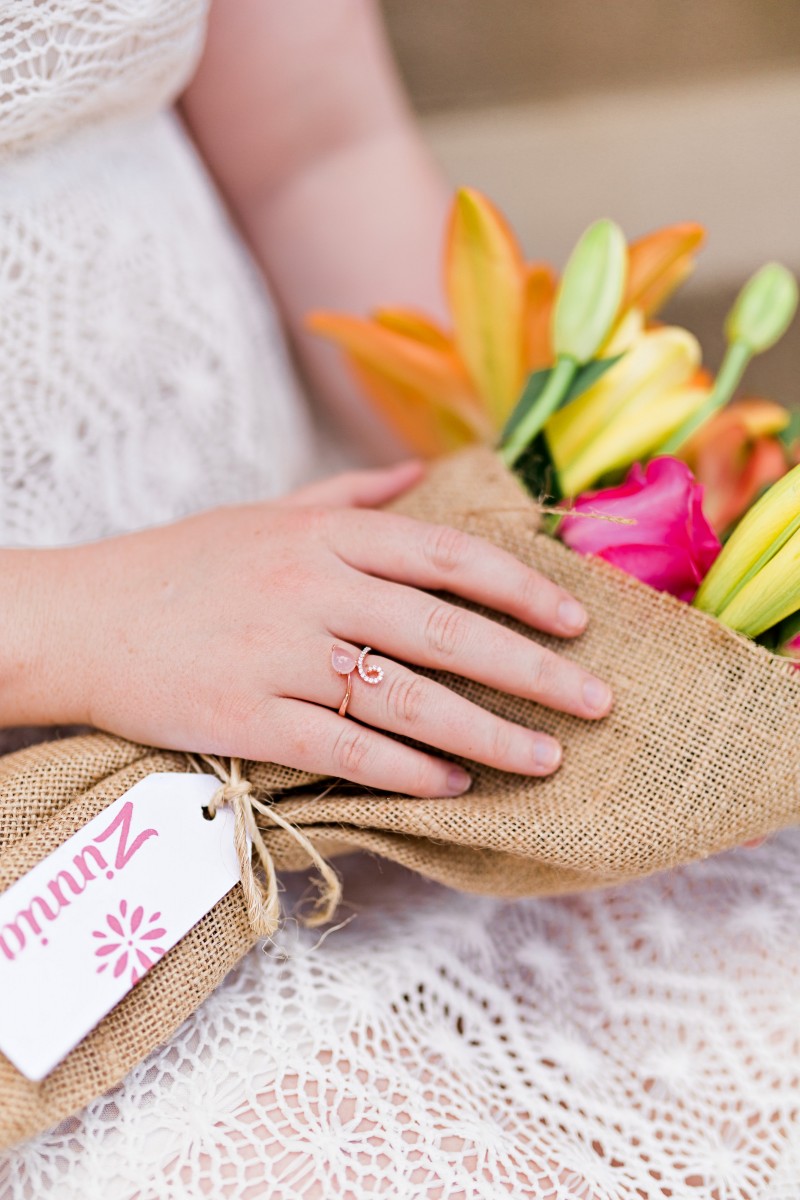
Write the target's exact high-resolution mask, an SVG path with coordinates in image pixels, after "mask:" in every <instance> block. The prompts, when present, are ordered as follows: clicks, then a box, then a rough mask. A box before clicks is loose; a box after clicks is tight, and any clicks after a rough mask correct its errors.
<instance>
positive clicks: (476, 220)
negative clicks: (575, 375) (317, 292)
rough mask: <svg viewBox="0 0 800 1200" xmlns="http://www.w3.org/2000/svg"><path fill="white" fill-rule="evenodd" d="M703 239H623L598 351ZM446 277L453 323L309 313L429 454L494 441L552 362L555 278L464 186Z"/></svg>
mask: <svg viewBox="0 0 800 1200" xmlns="http://www.w3.org/2000/svg"><path fill="white" fill-rule="evenodd" d="M689 229H691V230H692V231H695V232H692V233H687V230H689ZM697 231H699V233H698V232H697ZM701 240H702V231H701V230H699V226H691V227H689V226H675V227H674V229H665V230H660V231H658V232H657V233H654V234H650V235H648V236H647V237H646V238H642V239H640V240H639V241H638V242H634V243H633V245H632V246H630V247H629V251H628V254H629V270H628V284H627V292H626V297H625V299H624V300H623V303H622V307H621V309H620V313H619V316H618V319H617V322H616V326H615V329H614V332H613V334H612V336H611V338H610V339H609V341H608V342H607V344H606V346H605V347H604V348H603V354H612V353H613V354H618V353H620V352H621V351H622V350H624V349H627V348H628V346H629V345H630V344H631V343H632V342H633V341H634V340H635V339H636V337H638V335H639V333H640V332H641V329H642V325H643V320H644V317H645V316H649V315H650V314H651V312H652V311H653V308H654V307H655V304H656V303H657V302H660V301H661V300H663V299H664V298H665V296H666V295H667V294H668V292H669V291H671V290H672V288H673V287H675V286H677V284H678V282H679V281H680V279H681V278H683V277H684V276H685V275H686V274H687V273H688V271H689V269H690V267H691V260H692V257H693V255H694V252H695V251H696V249H697V247H698V245H699V243H700V241H701ZM444 277H445V291H446V295H447V299H448V304H449V308H450V313H451V318H452V330H448V329H445V328H443V327H442V326H440V325H439V324H438V323H437V322H435V321H433V320H431V319H430V318H429V317H427V316H425V315H424V314H422V313H419V312H416V311H414V310H411V309H405V308H388V309H381V310H378V311H377V312H375V313H373V314H372V315H371V316H370V317H369V318H367V319H360V318H356V317H349V316H344V315H341V314H336V313H329V312H316V313H312V314H310V316H309V317H308V321H307V324H308V326H309V327H310V328H311V329H313V330H315V331H316V332H317V333H320V334H322V335H323V336H325V337H327V338H330V339H331V340H332V341H334V342H335V343H337V344H338V345H339V347H340V348H341V349H342V350H343V351H344V354H345V358H346V361H347V363H348V366H349V368H350V369H351V371H352V373H353V374H354V375H355V377H356V380H357V382H358V383H359V384H360V386H361V387H362V388H363V390H364V391H365V392H366V393H367V395H368V396H369V397H370V399H371V400H372V402H373V403H374V405H375V407H376V408H377V410H378V411H379V412H380V413H381V414H382V415H383V416H384V418H385V419H386V420H387V422H388V423H389V424H390V425H391V426H392V428H393V429H394V430H395V431H396V432H397V433H398V434H399V436H400V437H401V438H402V439H403V440H404V441H405V442H406V443H407V444H408V445H409V446H410V447H411V448H412V449H413V450H415V451H416V452H417V453H418V454H422V455H425V456H428V457H433V456H435V455H437V454H441V453H444V452H446V451H448V450H451V449H455V448H456V447H457V446H460V445H464V444H466V443H468V442H474V441H484V442H492V441H494V440H495V438H496V436H497V434H498V433H499V432H500V430H501V429H502V428H503V426H504V424H505V422H506V420H507V418H508V416H509V415H510V413H511V410H512V408H513V407H514V404H515V403H516V401H517V399H518V397H519V394H520V392H521V390H522V386H523V383H524V381H525V379H526V378H527V376H528V375H529V374H530V372H531V371H537V370H540V369H542V368H546V367H549V366H551V365H552V362H553V307H554V301H555V295H556V288H557V285H558V279H557V276H556V274H555V272H554V271H553V270H552V268H550V267H549V266H548V265H547V264H544V263H525V261H524V259H523V255H522V251H521V249H520V247H519V244H518V242H517V240H516V238H515V237H514V234H513V232H512V231H511V229H510V228H509V226H508V225H507V223H506V221H505V220H504V218H503V217H502V215H501V214H500V213H499V212H498V211H497V209H496V208H495V207H494V206H493V205H492V204H491V203H490V202H489V201H488V200H487V199H486V198H485V197H484V196H482V195H481V194H480V193H479V192H477V191H475V190H473V189H469V188H464V189H462V190H461V191H459V192H458V193H457V195H456V198H455V201H454V205H453V211H452V214H451V219H450V224H449V229H448V235H447V241H446V246H445V262H444Z"/></svg>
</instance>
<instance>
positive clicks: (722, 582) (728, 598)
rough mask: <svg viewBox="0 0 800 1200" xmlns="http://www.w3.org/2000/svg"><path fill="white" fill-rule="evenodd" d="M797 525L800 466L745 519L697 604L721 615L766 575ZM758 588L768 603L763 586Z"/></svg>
mask: <svg viewBox="0 0 800 1200" xmlns="http://www.w3.org/2000/svg"><path fill="white" fill-rule="evenodd" d="M795 526H800V466H798V467H795V468H794V469H793V470H791V471H789V472H788V474H786V475H784V476H783V478H782V479H779V480H778V482H777V483H775V484H773V485H772V487H771V488H770V489H769V491H768V492H765V494H764V495H763V496H762V497H761V499H760V500H759V501H758V502H757V503H756V504H754V505H753V507H752V508H751V509H750V511H749V513H747V515H746V516H745V517H743V519H742V520H741V522H740V523H739V525H738V526H737V527H736V529H735V530H734V532H733V534H732V535H731V537H730V538H729V539H728V542H727V543H726V545H725V547H724V548H723V550H722V553H721V554H720V556H719V558H718V559H717V561H716V562H715V563H714V565H713V567H712V568H711V570H710V571H709V573H708V575H707V576H706V578H705V579H704V580H703V583H702V585H701V587H700V590H699V591H698V593H697V596H696V597H695V600H694V603H695V605H696V606H697V607H698V608H702V609H703V610H704V611H705V612H710V613H715V614H717V615H721V614H722V613H723V612H724V611H725V610H726V609H728V608H729V606H730V605H731V604H732V602H733V600H734V598H735V597H736V595H737V593H738V592H739V591H744V589H745V587H746V586H747V585H749V583H750V581H751V580H754V579H755V578H756V577H759V578H760V577H761V576H762V575H763V572H764V568H765V567H766V565H767V563H769V562H770V561H771V560H772V559H773V558H774V557H776V556H777V553H778V552H779V551H780V550H781V547H782V546H784V545H785V544H788V542H789V541H790V540H791V535H793V534H794V529H795ZM758 586H759V588H760V589H761V590H762V598H763V599H764V600H765V603H766V600H767V599H768V597H763V585H761V584H759V585H758ZM748 594H752V593H748ZM784 615H785V614H784ZM748 620H749V618H748ZM726 623H727V622H726ZM771 623H773V624H774V622H771ZM736 628H738V626H737V627H736ZM764 628H765V629H766V628H769V626H768V625H765V626H764Z"/></svg>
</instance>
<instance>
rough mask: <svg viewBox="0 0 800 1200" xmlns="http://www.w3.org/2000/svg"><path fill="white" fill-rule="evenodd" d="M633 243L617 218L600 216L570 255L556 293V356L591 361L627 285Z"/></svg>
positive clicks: (605, 334) (554, 326)
mask: <svg viewBox="0 0 800 1200" xmlns="http://www.w3.org/2000/svg"><path fill="white" fill-rule="evenodd" d="M627 270H628V249H627V246H626V244H625V236H624V234H623V232H622V230H621V229H620V227H619V226H618V225H616V224H615V223H614V222H613V221H609V220H602V221H595V223H594V225H590V226H589V228H588V229H587V230H586V232H585V233H584V234H583V236H582V237H581V239H580V241H579V242H578V244H577V246H576V247H575V249H574V250H573V251H572V254H571V255H570V258H569V262H568V263H567V265H566V268H565V270H564V275H563V278H562V280H561V286H560V287H559V289H558V295H557V297H556V306H555V312H554V315H553V349H554V351H555V356H556V359H558V358H569V359H572V360H573V361H574V362H577V363H587V362H589V360H590V359H592V358H594V357H595V356H596V354H597V352H598V351H599V349H600V347H601V346H602V345H603V342H605V340H606V338H607V337H608V335H609V333H610V332H611V329H612V327H613V325H614V321H615V320H616V316H617V313H618V312H619V306H620V303H621V301H622V296H623V292H624V290H625V280H626V277H627Z"/></svg>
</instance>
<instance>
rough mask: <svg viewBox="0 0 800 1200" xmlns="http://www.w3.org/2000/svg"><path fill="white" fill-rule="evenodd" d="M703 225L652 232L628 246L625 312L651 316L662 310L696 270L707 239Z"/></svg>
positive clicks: (623, 302)
mask: <svg viewBox="0 0 800 1200" xmlns="http://www.w3.org/2000/svg"><path fill="white" fill-rule="evenodd" d="M705 236H706V235H705V230H704V228H703V226H702V225H697V224H696V223H695V222H693V221H684V222H682V223H681V224H679V225H668V226H666V228H664V229H658V230H656V231H655V232H654V233H648V234H647V235H646V236H645V237H642V238H639V240H638V241H636V242H632V243H631V244H630V246H629V247H628V282H627V286H626V288H625V296H624V298H623V301H622V308H621V311H622V312H625V310H626V309H628V308H640V309H641V310H642V312H644V313H645V314H646V315H647V316H649V315H650V314H651V313H653V312H655V311H656V309H658V308H660V307H661V305H662V304H663V303H664V301H665V300H666V299H667V298H668V297H669V296H671V295H672V293H673V292H674V291H675V289H676V288H677V287H678V285H679V284H681V283H683V281H684V279H686V277H687V276H688V275H690V274H691V272H692V270H693V269H694V256H695V254H696V252H697V251H698V250H699V249H700V247H701V245H702V244H703V241H704V240H705Z"/></svg>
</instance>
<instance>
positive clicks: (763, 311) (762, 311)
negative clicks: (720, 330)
mask: <svg viewBox="0 0 800 1200" xmlns="http://www.w3.org/2000/svg"><path fill="white" fill-rule="evenodd" d="M796 310H797V280H796V279H795V277H794V275H792V273H791V271H787V269H786V267H783V266H781V264H780V263H767V264H766V266H763V267H762V268H761V270H760V271H756V273H755V275H753V276H752V278H750V279H748V281H747V283H746V284H745V285H744V287H743V288H742V290H741V291H740V293H739V295H738V296H737V298H736V303H735V304H734V306H733V308H732V309H731V311H730V314H729V316H728V319H727V321H726V323H725V336H726V337H727V339H728V341H729V342H741V343H742V344H743V345H745V346H746V347H747V348H748V350H749V351H750V353H751V354H762V353H763V352H764V351H765V350H769V348H770V346H774V345H775V343H776V342H777V341H778V340H779V339H780V338H782V337H783V335H784V333H785V332H786V330H787V329H788V328H789V326H790V325H791V323H792V319H793V317H794V314H795V311H796Z"/></svg>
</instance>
